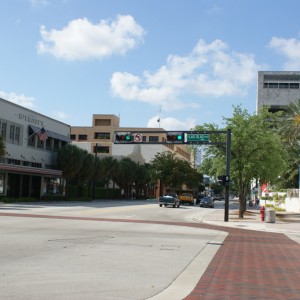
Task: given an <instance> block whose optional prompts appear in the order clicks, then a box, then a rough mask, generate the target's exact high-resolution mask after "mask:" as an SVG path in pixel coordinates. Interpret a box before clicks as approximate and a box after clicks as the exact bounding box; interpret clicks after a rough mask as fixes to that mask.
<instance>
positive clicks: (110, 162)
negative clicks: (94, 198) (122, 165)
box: [102, 156, 119, 188]
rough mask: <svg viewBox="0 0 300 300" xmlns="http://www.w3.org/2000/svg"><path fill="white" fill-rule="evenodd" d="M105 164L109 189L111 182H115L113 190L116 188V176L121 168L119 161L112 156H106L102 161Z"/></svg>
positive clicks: (104, 169) (104, 171)
mask: <svg viewBox="0 0 300 300" xmlns="http://www.w3.org/2000/svg"><path fill="white" fill-rule="evenodd" d="M102 163H103V173H104V177H105V178H106V184H107V188H108V184H109V182H110V181H112V182H113V188H114V187H115V181H116V174H117V172H118V168H119V162H118V160H117V159H115V158H113V157H112V156H106V157H104V158H103V159H102Z"/></svg>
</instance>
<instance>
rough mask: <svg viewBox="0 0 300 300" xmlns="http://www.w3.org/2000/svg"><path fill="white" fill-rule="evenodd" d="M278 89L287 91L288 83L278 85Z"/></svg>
mask: <svg viewBox="0 0 300 300" xmlns="http://www.w3.org/2000/svg"><path fill="white" fill-rule="evenodd" d="M279 88H280V89H288V88H289V84H288V83H285V82H284V83H282V82H281V83H279Z"/></svg>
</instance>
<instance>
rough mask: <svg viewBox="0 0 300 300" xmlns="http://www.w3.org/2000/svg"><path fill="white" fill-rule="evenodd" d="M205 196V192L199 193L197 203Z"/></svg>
mask: <svg viewBox="0 0 300 300" xmlns="http://www.w3.org/2000/svg"><path fill="white" fill-rule="evenodd" d="M204 197H205V194H198V196H197V199H196V204H199V203H200V202H201V199H203V198H204Z"/></svg>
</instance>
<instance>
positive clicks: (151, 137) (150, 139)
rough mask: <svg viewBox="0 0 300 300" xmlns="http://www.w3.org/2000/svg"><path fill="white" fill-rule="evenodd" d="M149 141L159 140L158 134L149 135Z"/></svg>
mask: <svg viewBox="0 0 300 300" xmlns="http://www.w3.org/2000/svg"><path fill="white" fill-rule="evenodd" d="M149 142H158V136H149Z"/></svg>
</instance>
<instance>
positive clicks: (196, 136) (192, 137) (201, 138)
mask: <svg viewBox="0 0 300 300" xmlns="http://www.w3.org/2000/svg"><path fill="white" fill-rule="evenodd" d="M185 142H187V143H189V142H209V134H205V133H187V134H186V139H185Z"/></svg>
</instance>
